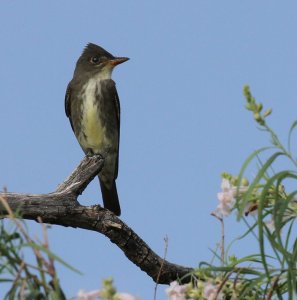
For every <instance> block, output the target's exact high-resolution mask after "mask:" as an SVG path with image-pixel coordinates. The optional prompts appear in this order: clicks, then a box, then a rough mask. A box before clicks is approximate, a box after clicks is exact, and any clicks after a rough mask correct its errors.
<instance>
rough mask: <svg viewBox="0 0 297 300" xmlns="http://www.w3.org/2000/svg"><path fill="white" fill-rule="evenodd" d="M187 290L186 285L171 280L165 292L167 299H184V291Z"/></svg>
mask: <svg viewBox="0 0 297 300" xmlns="http://www.w3.org/2000/svg"><path fill="white" fill-rule="evenodd" d="M187 290H188V285H186V284H184V285H179V284H178V282H177V281H173V282H171V283H170V286H169V288H167V289H166V290H165V292H166V294H167V296H168V299H169V300H185V293H186V291H187Z"/></svg>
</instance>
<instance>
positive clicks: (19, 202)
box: [0, 156, 193, 284]
mask: <svg viewBox="0 0 297 300" xmlns="http://www.w3.org/2000/svg"><path fill="white" fill-rule="evenodd" d="M102 166H103V159H102V158H101V157H100V156H92V157H87V156H86V157H85V158H84V159H83V160H82V161H81V162H80V164H79V166H78V167H77V168H76V169H75V170H74V171H73V172H72V174H71V175H70V176H69V177H68V178H67V179H66V180H65V181H64V182H63V183H61V184H60V185H59V186H58V188H57V190H56V191H55V192H53V193H49V194H18V193H8V192H2V193H0V197H2V198H4V199H5V201H6V202H7V203H8V205H9V206H10V208H11V210H12V211H14V212H16V211H17V212H18V214H20V215H21V216H22V218H23V219H27V220H35V221H38V218H41V219H42V221H43V222H44V223H49V224H54V225H62V226H69V227H74V228H82V229H87V230H92V231H97V232H99V233H102V234H104V235H105V236H106V237H108V238H109V239H110V241H111V242H112V243H114V244H116V245H117V246H118V247H119V248H120V249H121V250H122V251H123V252H124V253H125V255H126V256H127V257H128V259H129V260H130V261H131V262H133V263H134V264H136V265H137V266H138V267H139V268H140V269H141V270H143V271H144V272H146V273H147V274H148V275H149V276H150V277H151V278H152V279H153V280H154V281H155V282H158V283H163V284H169V283H170V282H172V281H174V280H176V279H182V282H184V283H186V282H189V281H190V280H191V277H190V276H186V275H188V274H189V273H190V272H192V271H193V269H192V268H188V267H183V266H180V265H176V264H172V263H170V262H168V261H166V260H163V259H162V258H161V257H160V256H158V255H157V254H156V253H155V252H154V251H153V250H151V248H150V247H149V246H148V245H147V244H146V243H145V242H144V241H143V240H142V239H141V238H140V237H139V236H138V235H137V234H136V233H135V232H134V231H133V230H132V229H131V228H130V227H128V226H127V225H126V224H125V223H124V222H122V221H121V220H120V219H119V218H118V217H117V216H115V215H114V214H113V213H112V212H110V211H108V210H106V209H104V208H103V207H101V206H100V205H94V206H82V205H80V204H79V202H78V201H77V198H78V196H79V195H80V194H81V193H82V192H83V191H84V190H85V188H86V187H87V185H88V184H89V183H90V182H91V181H92V180H93V179H94V177H95V176H97V175H98V173H99V172H100V170H101V168H102ZM0 214H1V215H4V216H5V215H6V214H7V211H6V210H5V208H4V206H3V205H1V204H0Z"/></svg>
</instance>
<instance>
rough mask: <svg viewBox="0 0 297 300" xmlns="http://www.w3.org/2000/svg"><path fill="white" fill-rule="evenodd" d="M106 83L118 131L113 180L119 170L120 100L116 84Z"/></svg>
mask: <svg viewBox="0 0 297 300" xmlns="http://www.w3.org/2000/svg"><path fill="white" fill-rule="evenodd" d="M106 81H107V90H108V93H107V94H108V95H109V97H110V99H108V100H109V101H110V103H112V106H113V108H114V111H115V115H116V118H117V130H118V149H117V150H118V153H117V161H116V166H115V178H117V177H118V169H119V146H120V116H121V107H120V99H119V96H118V92H117V89H116V84H115V82H114V81H113V80H112V79H108V80H106Z"/></svg>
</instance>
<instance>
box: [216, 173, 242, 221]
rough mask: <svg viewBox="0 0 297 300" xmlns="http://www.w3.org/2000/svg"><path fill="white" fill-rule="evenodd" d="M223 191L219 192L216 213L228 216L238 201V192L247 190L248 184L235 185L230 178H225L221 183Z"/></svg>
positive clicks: (220, 215)
mask: <svg viewBox="0 0 297 300" xmlns="http://www.w3.org/2000/svg"><path fill="white" fill-rule="evenodd" d="M221 189H222V191H221V192H219V193H218V194H217V197H218V200H219V205H218V206H217V208H216V210H215V211H214V213H215V214H216V215H217V216H219V217H226V216H228V215H229V214H230V212H231V210H232V208H233V207H234V205H235V203H236V199H235V197H236V195H237V193H238V192H239V193H244V192H245V191H246V190H247V187H246V186H240V187H239V188H237V186H233V185H232V184H231V182H230V180H228V179H226V178H223V179H222V184H221Z"/></svg>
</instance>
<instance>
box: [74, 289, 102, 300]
mask: <svg viewBox="0 0 297 300" xmlns="http://www.w3.org/2000/svg"><path fill="white" fill-rule="evenodd" d="M100 296H101V291H100V290H94V291H90V292H86V291H85V290H79V291H78V293H77V298H78V299H79V300H94V299H98V297H100Z"/></svg>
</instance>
